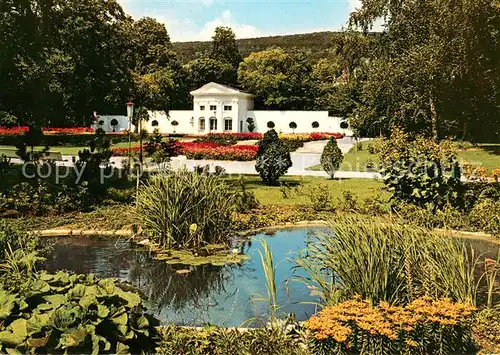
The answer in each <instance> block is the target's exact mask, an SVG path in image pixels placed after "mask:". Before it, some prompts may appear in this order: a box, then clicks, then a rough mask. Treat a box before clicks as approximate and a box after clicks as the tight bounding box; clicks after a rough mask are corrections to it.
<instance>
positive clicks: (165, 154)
mask: <svg viewBox="0 0 500 355" xmlns="http://www.w3.org/2000/svg"><path fill="white" fill-rule="evenodd" d="M126 153H128V151H126ZM144 153H146V156H148V157H151V160H152V161H153V162H155V163H157V164H161V163H167V162H169V161H170V159H171V158H172V157H175V156H178V155H179V154H180V147H179V144H178V141H176V140H175V139H171V138H169V139H167V140H164V139H163V137H162V135H161V134H160V133H159V132H158V130H155V131H154V132H153V134H152V135H150V136H149V141H148V142H147V143H146V144H144Z"/></svg>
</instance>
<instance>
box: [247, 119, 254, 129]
mask: <svg viewBox="0 0 500 355" xmlns="http://www.w3.org/2000/svg"><path fill="white" fill-rule="evenodd" d="M247 124H248V132H253V131H255V121H254V119H253V118H252V117H248V118H247Z"/></svg>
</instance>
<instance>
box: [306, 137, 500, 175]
mask: <svg viewBox="0 0 500 355" xmlns="http://www.w3.org/2000/svg"><path fill="white" fill-rule="evenodd" d="M371 144H373V142H363V143H362V146H363V148H362V150H360V151H358V150H357V149H356V147H353V148H352V149H351V151H350V152H349V153H347V154H346V155H345V156H344V161H343V163H342V167H341V168H340V170H342V171H366V168H365V167H366V163H368V162H370V161H371V162H373V163H374V164H377V163H378V162H379V159H378V156H377V154H370V153H369V152H368V146H369V145H371ZM457 147H458V143H457ZM458 157H459V159H460V160H462V161H467V162H469V163H473V164H478V165H483V166H484V167H485V168H486V169H487V170H488V171H489V172H491V171H492V170H493V169H499V168H500V144H478V145H477V146H475V147H470V148H463V149H460V148H458ZM309 169H310V170H316V171H319V170H322V167H321V165H316V166H313V167H311V168H309Z"/></svg>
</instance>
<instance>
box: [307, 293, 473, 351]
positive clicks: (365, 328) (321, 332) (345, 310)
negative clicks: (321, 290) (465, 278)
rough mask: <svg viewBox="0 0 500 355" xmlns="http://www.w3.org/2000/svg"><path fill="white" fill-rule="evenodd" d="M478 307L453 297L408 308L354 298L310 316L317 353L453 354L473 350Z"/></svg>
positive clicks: (426, 301)
mask: <svg viewBox="0 0 500 355" xmlns="http://www.w3.org/2000/svg"><path fill="white" fill-rule="evenodd" d="M474 311H475V308H474V307H471V306H469V305H466V304H463V303H453V302H451V301H450V300H449V299H440V300H436V301H433V300H431V299H430V298H421V299H417V300H415V301H413V302H411V303H410V304H408V305H407V306H405V307H398V306H391V305H389V304H388V303H386V302H380V304H379V305H378V307H373V306H372V305H371V304H370V303H369V302H367V301H363V300H361V299H359V298H355V299H352V300H349V301H346V302H343V303H340V304H338V305H335V306H329V307H326V308H325V309H323V310H322V311H321V312H319V313H318V314H317V315H315V316H313V317H311V319H309V321H307V323H306V326H307V328H308V329H310V330H311V331H312V333H313V334H312V337H311V338H312V339H311V341H312V349H313V351H314V353H315V354H332V353H335V354H351V353H358V352H367V353H370V354H385V353H390V354H443V355H444V354H453V353H469V352H474V350H475V347H474V342H473V339H472V332H471V321H472V314H473V312H474Z"/></svg>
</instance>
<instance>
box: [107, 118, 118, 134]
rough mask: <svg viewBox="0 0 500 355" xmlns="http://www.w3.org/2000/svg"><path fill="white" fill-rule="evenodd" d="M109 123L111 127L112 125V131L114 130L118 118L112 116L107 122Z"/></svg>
mask: <svg viewBox="0 0 500 355" xmlns="http://www.w3.org/2000/svg"><path fill="white" fill-rule="evenodd" d="M109 124H110V125H111V127H113V132H115V131H116V126H118V120H117V119H116V118H113V119H112V120H111V122H109Z"/></svg>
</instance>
